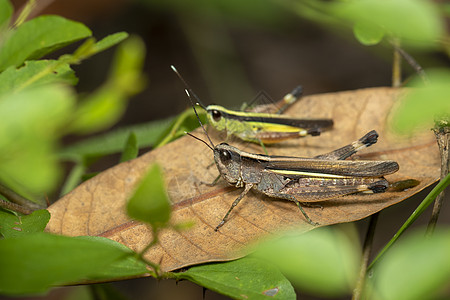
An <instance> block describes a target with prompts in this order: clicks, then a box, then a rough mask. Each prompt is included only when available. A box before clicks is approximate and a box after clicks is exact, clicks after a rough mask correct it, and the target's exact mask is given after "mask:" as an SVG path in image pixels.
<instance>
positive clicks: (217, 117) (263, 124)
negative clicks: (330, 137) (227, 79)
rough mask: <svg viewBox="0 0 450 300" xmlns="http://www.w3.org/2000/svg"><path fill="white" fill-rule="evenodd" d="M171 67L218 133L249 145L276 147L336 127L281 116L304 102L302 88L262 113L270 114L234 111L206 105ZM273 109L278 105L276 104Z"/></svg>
mask: <svg viewBox="0 0 450 300" xmlns="http://www.w3.org/2000/svg"><path fill="white" fill-rule="evenodd" d="M171 67H172V70H173V71H174V72H175V73H176V74H177V76H178V77H179V78H180V80H181V81H182V82H183V83H184V85H185V86H186V89H187V90H188V91H189V92H190V93H191V94H192V95H193V96H194V97H195V98H196V99H197V104H198V105H200V106H201V107H202V108H203V109H204V110H205V111H206V113H207V117H208V122H209V123H210V124H211V125H212V126H213V127H214V128H215V129H216V130H219V131H225V132H226V133H227V136H236V137H238V138H240V139H241V140H244V141H247V142H253V143H260V144H274V143H278V142H281V141H284V140H288V139H292V138H299V137H305V136H308V135H311V136H317V135H320V134H321V132H323V131H327V130H330V129H331V128H332V127H333V120H331V119H296V118H290V117H286V116H281V115H280V114H281V113H282V112H284V110H286V108H287V107H289V106H290V105H291V104H292V103H295V102H296V101H297V100H298V99H300V97H301V95H302V87H301V86H298V87H296V88H295V89H294V90H293V91H292V92H290V93H288V94H287V95H286V96H284V97H283V99H282V100H281V101H279V103H280V105H281V107H280V108H277V109H276V110H273V109H272V113H269V112H261V110H266V111H268V110H267V107H269V106H267V105H266V106H260V107H256V108H255V109H254V110H253V111H234V110H230V109H226V108H224V107H223V106H220V105H208V106H204V105H202V104H201V103H200V101H198V98H197V96H196V95H195V94H194V93H193V92H192V90H191V89H190V88H189V85H188V84H187V82H186V81H185V80H184V79H183V78H182V77H181V75H180V74H179V73H178V71H177V70H176V69H175V67H174V66H171ZM272 107H276V106H273V105H272ZM258 108H259V110H258Z"/></svg>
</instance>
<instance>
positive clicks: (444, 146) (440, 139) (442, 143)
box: [427, 124, 450, 236]
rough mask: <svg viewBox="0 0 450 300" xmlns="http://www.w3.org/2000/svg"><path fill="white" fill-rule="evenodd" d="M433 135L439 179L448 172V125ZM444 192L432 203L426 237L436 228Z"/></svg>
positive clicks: (449, 139)
mask: <svg viewBox="0 0 450 300" xmlns="http://www.w3.org/2000/svg"><path fill="white" fill-rule="evenodd" d="M434 134H435V135H436V141H437V143H438V146H439V152H440V155H441V179H442V178H444V177H445V176H446V175H447V174H448V173H449V170H450V157H449V156H450V155H449V149H448V148H449V146H450V127H449V126H448V124H446V126H443V127H436V128H434ZM445 194H446V192H445V190H444V191H442V193H440V194H439V196H438V197H437V198H436V201H434V207H433V212H432V213H431V218H430V221H429V223H428V227H427V235H428V236H429V235H432V234H433V232H434V229H435V228H436V224H437V220H438V218H439V214H440V212H441V207H442V203H443V202H444V199H445Z"/></svg>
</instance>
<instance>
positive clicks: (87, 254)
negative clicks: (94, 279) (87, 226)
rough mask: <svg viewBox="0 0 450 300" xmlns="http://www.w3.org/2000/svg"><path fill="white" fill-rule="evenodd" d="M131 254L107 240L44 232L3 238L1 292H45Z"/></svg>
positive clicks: (92, 272)
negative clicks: (99, 240) (105, 241)
mask: <svg viewBox="0 0 450 300" xmlns="http://www.w3.org/2000/svg"><path fill="white" fill-rule="evenodd" d="M98 239H100V238H98ZM128 255H130V254H129V251H124V250H123V249H121V248H119V247H115V246H111V245H109V244H107V243H104V242H98V241H94V240H87V239H83V238H71V237H65V236H56V235H50V234H45V233H35V234H30V235H26V236H23V237H20V238H14V239H4V240H0V265H1V266H2V267H1V268H0V293H3V294H16V295H17V294H29V293H41V292H45V291H46V290H47V289H49V288H50V287H51V286H54V285H61V284H68V283H74V282H77V281H79V280H82V279H86V278H88V277H89V276H90V275H93V274H97V273H98V272H99V270H102V269H105V268H108V266H110V265H111V264H112V263H114V262H116V261H118V260H120V259H123V258H124V257H126V256H128Z"/></svg>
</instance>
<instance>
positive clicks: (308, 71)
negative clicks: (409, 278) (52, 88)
mask: <svg viewBox="0 0 450 300" xmlns="http://www.w3.org/2000/svg"><path fill="white" fill-rule="evenodd" d="M12 2H13V3H14V5H15V6H16V7H17V8H19V7H21V6H22V5H23V4H24V3H25V1H12ZM37 5H38V7H37V10H36V12H37V13H39V14H58V15H61V16H64V17H66V18H69V19H72V20H76V21H80V22H82V23H84V24H86V25H87V26H88V27H89V28H90V29H91V30H92V31H93V34H94V36H95V37H96V38H97V39H101V38H103V37H105V36H107V35H108V34H112V33H115V32H118V31H126V32H128V33H130V34H134V35H139V36H140V37H141V38H142V39H143V40H144V41H145V44H146V46H147V57H146V63H145V70H144V72H145V73H146V75H147V77H148V84H147V88H146V89H145V90H144V91H143V92H142V93H140V94H139V95H137V96H135V97H134V98H133V99H132V100H131V101H130V103H129V106H128V110H127V112H126V114H125V116H124V118H123V119H122V120H121V122H120V123H119V124H117V125H116V127H120V126H124V125H131V124H137V123H142V122H148V121H151V120H156V119H160V118H164V117H167V116H172V115H176V114H178V113H180V112H181V111H183V110H184V109H186V108H187V107H188V105H189V104H188V102H187V100H186V97H185V94H184V91H183V85H182V84H181V83H180V81H179V80H178V78H177V77H176V76H175V75H174V73H173V72H172V71H171V69H170V67H169V66H170V65H172V64H173V65H175V66H176V67H177V69H178V70H179V71H180V72H181V74H182V75H183V76H184V78H185V79H186V80H187V81H188V82H189V84H190V85H191V87H192V89H193V90H194V91H195V92H196V94H197V95H198V96H200V98H201V99H202V101H203V102H204V103H206V104H210V103H217V104H222V105H226V106H227V107H235V108H236V107H239V106H240V104H241V103H242V102H245V101H247V102H248V101H251V100H252V99H253V98H254V97H255V96H256V95H257V94H258V92H260V91H265V92H266V93H267V94H268V95H270V96H271V97H272V98H273V99H279V98H281V97H282V96H284V95H285V94H286V93H287V92H289V91H290V90H292V88H294V87H295V86H297V85H299V84H301V85H303V87H304V94H306V95H308V94H316V93H327V92H335V91H343V90H351V89H359V88H366V87H375V86H389V85H390V84H391V65H392V64H391V60H392V49H391V48H390V47H389V45H388V44H381V45H377V46H373V47H366V46H363V45H361V44H359V43H358V42H357V41H356V39H355V38H354V37H353V35H352V32H351V29H350V28H345V27H342V28H337V27H327V25H324V24H321V23H318V22H313V21H311V19H308V18H305V17H302V15H303V14H302V12H298V11H296V10H295V9H294V6H292V5H291V2H290V1H282V2H279V3H277V2H275V1H259V0H249V1H237V0H230V1H207V0H195V1H182V0H170V1H164V0H135V1H132V0H128V1H126V0H109V1H106V0H96V1H92V0H91V1H87V0H64V1H62V0H60V1H57V0H56V1H51V0H41V1H37ZM64 51H67V52H70V51H68V50H64ZM64 51H63V52H64ZM113 53H114V49H110V50H108V51H106V52H102V53H100V54H98V55H96V56H94V57H93V58H91V59H89V60H88V61H86V62H83V63H82V64H81V65H76V66H73V68H74V70H75V71H76V73H77V76H78V77H79V78H80V80H79V84H78V86H77V89H78V91H79V92H80V93H83V92H89V91H92V90H94V89H95V88H96V87H98V86H99V85H100V84H101V83H102V82H103V80H104V79H105V76H106V74H107V73H108V67H109V65H110V63H111V59H112V55H113ZM413 54H415V58H416V59H417V60H418V61H419V63H421V64H422V65H423V66H425V67H430V66H439V65H440V66H442V65H445V64H447V65H448V60H447V59H446V58H445V57H444V56H442V55H441V54H438V53H413ZM404 65H405V66H404V74H403V77H404V78H405V79H406V78H407V77H408V76H409V75H411V74H413V70H412V69H411V68H410V67H409V66H407V65H406V63H405V64H404ZM425 195H426V193H422V194H421V195H419V196H418V197H416V198H414V199H411V200H408V201H405V202H403V203H401V204H398V205H395V206H394V207H392V208H389V209H386V210H385V211H383V212H382V213H381V216H380V220H379V226H378V229H377V235H376V236H375V249H380V248H381V247H382V246H383V245H384V244H385V243H386V241H388V240H389V239H390V237H392V235H393V234H394V233H395V232H396V231H397V230H398V228H399V227H400V225H401V224H402V223H403V222H404V220H406V218H407V217H408V216H409V215H410V214H411V212H412V211H413V210H414V208H415V207H416V206H417V205H418V203H420V201H421V199H423V197H424V196H425ZM443 210H444V213H445V211H447V215H446V216H445V215H441V220H442V222H441V223H447V224H448V223H450V222H449V220H450V213H449V212H448V211H449V209H448V207H447V209H446V208H445V205H444V209H443ZM430 212H431V210H430V211H428V212H427V214H425V215H424V216H422V217H421V218H420V219H419V222H418V223H419V224H426V222H427V220H428V218H429V215H430ZM356 224H357V226H358V227H359V230H360V232H361V236H363V235H364V233H365V230H366V227H367V220H362V221H360V222H357V223H356ZM113 286H114V288H117V289H119V290H120V291H121V292H122V293H123V294H124V295H126V296H127V297H128V299H202V297H204V298H205V299H227V298H226V297H224V296H221V295H218V294H216V293H214V292H212V291H206V293H205V294H203V293H204V291H203V288H202V287H200V286H197V285H195V284H193V283H190V282H180V283H178V284H177V283H176V282H175V281H173V280H163V281H156V280H154V279H151V278H148V279H138V280H129V281H124V282H119V283H115V284H114V285H113ZM86 289H87V288H86V287H70V288H58V289H55V290H53V291H52V292H51V293H50V294H49V295H47V296H45V297H41V298H39V297H33V298H26V299H92V298H86V295H85V294H86ZM297 295H298V296H299V298H301V299H316V298H313V297H308V296H307V295H304V293H302V291H297ZM24 299H25V298H24ZM98 299H100V298H98ZM118 299H120V298H118Z"/></svg>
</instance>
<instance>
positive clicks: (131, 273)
mask: <svg viewBox="0 0 450 300" xmlns="http://www.w3.org/2000/svg"><path fill="white" fill-rule="evenodd" d="M78 238H79V239H82V240H88V241H95V242H96V243H99V244H104V245H106V246H110V247H115V248H117V249H119V250H121V251H123V252H124V253H126V254H129V255H125V256H123V257H121V258H120V259H119V260H115V261H113V262H112V263H111V264H109V265H108V266H106V267H105V268H102V269H98V270H95V272H93V273H91V274H90V275H89V276H88V278H87V279H89V280H94V281H105V280H111V279H119V278H131V277H136V276H138V275H142V274H148V269H147V265H146V264H145V263H144V262H143V261H142V260H140V259H138V256H137V255H136V253H135V252H133V251H132V250H131V249H130V248H128V247H126V246H125V245H123V244H120V243H118V242H115V241H112V240H110V239H106V238H101V237H97V236H80V237H78Z"/></svg>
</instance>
